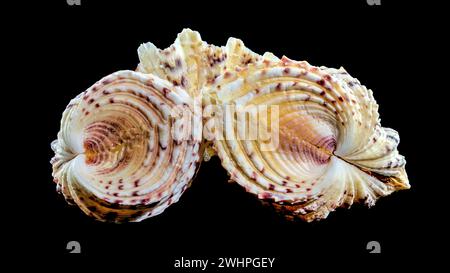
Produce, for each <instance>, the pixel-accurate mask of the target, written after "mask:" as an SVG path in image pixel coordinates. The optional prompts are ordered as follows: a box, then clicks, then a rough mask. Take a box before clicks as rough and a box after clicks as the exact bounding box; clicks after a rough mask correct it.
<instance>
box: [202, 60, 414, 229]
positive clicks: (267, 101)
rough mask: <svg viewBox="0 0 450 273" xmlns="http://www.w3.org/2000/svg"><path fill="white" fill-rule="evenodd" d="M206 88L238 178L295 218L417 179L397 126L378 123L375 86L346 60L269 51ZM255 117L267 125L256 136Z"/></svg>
mask: <svg viewBox="0 0 450 273" xmlns="http://www.w3.org/2000/svg"><path fill="white" fill-rule="evenodd" d="M207 92H208V94H207V95H208V96H211V97H214V98H215V101H217V104H218V105H219V110H220V111H219V112H220V113H221V114H216V115H215V116H214V118H212V119H213V123H214V125H213V126H211V127H213V128H214V129H215V131H214V140H213V141H214V148H215V149H216V151H217V153H218V156H219V157H220V158H221V161H222V165H223V167H224V168H225V169H226V170H227V171H228V173H229V174H230V176H231V180H233V181H236V182H237V183H238V184H239V185H241V186H242V187H244V188H245V189H246V190H247V191H248V192H250V193H252V194H255V195H257V196H258V198H260V199H262V200H265V201H267V202H269V203H271V204H272V205H273V206H274V207H275V208H277V209H278V210H280V211H282V212H283V213H285V214H286V215H287V216H288V218H293V217H298V218H300V219H303V220H306V221H313V220H319V219H324V218H326V217H327V215H328V214H329V213H330V212H331V211H333V210H335V209H336V208H338V207H343V206H351V205H352V204H353V203H356V202H360V203H364V204H366V205H368V206H372V205H374V203H375V201H376V200H377V199H378V198H379V197H381V196H386V195H389V194H390V193H392V192H394V191H397V190H401V189H407V188H409V187H410V186H409V182H408V178H407V175H406V172H405V164H406V161H405V159H404V157H403V156H401V155H400V154H399V153H398V151H397V145H398V143H399V136H398V134H397V132H396V131H394V130H392V129H389V128H383V127H381V125H380V120H379V116H378V105H377V103H376V102H375V100H374V98H373V95H372V91H371V90H368V89H366V87H364V86H363V85H361V84H360V83H359V81H358V80H357V79H355V78H352V77H351V76H350V75H349V74H348V73H347V72H346V71H345V70H344V69H343V68H341V69H330V68H326V67H322V68H318V67H314V66H311V65H309V64H308V63H307V62H297V61H292V60H290V59H288V58H286V57H283V58H282V59H281V60H278V61H277V59H276V58H271V59H270V60H268V59H266V61H264V62H259V63H255V64H251V65H248V66H246V67H245V68H243V69H240V70H235V71H227V72H225V73H224V74H223V75H221V76H220V77H219V78H218V79H216V81H215V84H213V85H212V86H211V87H210V88H209V90H208V91H207ZM261 106H263V110H264V109H265V110H264V111H265V112H259V110H260V109H259V108H261ZM225 107H228V109H225ZM229 108H235V109H237V108H240V110H234V112H232V113H231V114H230V113H229V112H230V110H229ZM253 110H256V111H253ZM242 113H244V114H245V115H247V118H239V116H240V115H242ZM260 116H262V118H257V117H260ZM252 127H253V128H257V127H258V128H263V129H264V130H262V131H261V132H259V131H258V133H261V134H258V135H257V137H256V138H255V137H254V136H253V137H249V134H246V130H247V131H248V130H249V129H251V128H252ZM242 136H243V137H242Z"/></svg>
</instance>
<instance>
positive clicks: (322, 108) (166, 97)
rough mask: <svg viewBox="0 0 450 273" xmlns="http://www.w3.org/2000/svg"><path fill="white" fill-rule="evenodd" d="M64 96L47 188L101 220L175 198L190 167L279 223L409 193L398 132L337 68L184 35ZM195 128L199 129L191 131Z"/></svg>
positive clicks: (131, 216)
mask: <svg viewBox="0 0 450 273" xmlns="http://www.w3.org/2000/svg"><path fill="white" fill-rule="evenodd" d="M138 55H139V64H138V66H137V68H136V72H133V71H119V72H116V73H113V74H111V75H109V76H107V77H105V78H103V79H102V80H100V81H99V82H98V83H96V84H94V85H93V86H92V87H91V88H89V89H88V90H87V91H85V92H84V93H82V94H80V95H79V96H77V97H76V98H75V99H73V100H72V101H71V102H70V104H69V105H68V106H67V108H66V110H65V111H64V113H63V118H62V121H61V130H60V132H59V133H58V139H57V140H56V141H54V142H53V143H52V148H53V150H54V151H55V157H54V158H53V159H52V160H51V163H52V165H53V177H54V179H55V182H56V183H57V187H58V189H59V190H60V191H61V192H62V194H63V195H64V196H65V198H66V200H67V201H68V202H70V203H74V204H76V205H78V206H79V207H80V208H81V209H82V210H83V211H84V212H85V213H86V214H88V215H91V216H93V217H95V218H96V219H98V220H101V221H112V222H126V221H141V220H143V219H146V218H148V217H151V216H155V215H157V214H160V213H161V212H163V211H164V209H165V208H167V207H168V206H169V205H170V204H172V203H174V202H177V201H178V199H179V198H180V196H181V194H182V193H183V192H184V191H185V189H186V188H187V187H188V186H189V185H190V183H191V180H192V178H193V176H194V174H195V172H196V170H197V169H198V165H199V164H200V162H201V161H202V160H208V159H209V158H211V157H212V156H215V155H218V156H219V157H220V159H221V162H222V166H223V167H224V168H225V169H226V170H227V172H228V174H229V175H230V179H231V180H232V181H235V182H237V183H238V184H239V185H241V186H242V187H243V188H244V189H245V190H246V191H248V192H250V193H252V194H254V195H256V196H257V197H258V198H259V199H260V200H262V201H263V202H264V203H269V204H271V205H272V206H273V207H274V208H275V209H277V210H278V211H280V212H282V213H283V214H284V215H286V217H287V218H300V219H303V220H305V221H313V220H320V219H324V218H326V217H327V216H328V214H329V213H330V212H331V211H334V210H335V209H336V208H338V207H350V206H351V205H352V204H353V203H364V204H366V205H367V206H372V205H374V204H375V202H376V200H378V199H379V198H380V197H382V196H387V195H389V194H391V193H393V192H395V191H397V190H401V189H408V188H409V187H410V185H409V181H408V177H407V174H406V171H405V164H406V161H405V158H404V157H403V156H402V155H400V154H399V152H398V150H397V146H398V144H399V141H400V139H399V135H398V133H397V132H396V131H395V130H393V129H389V128H383V127H382V126H381V124H380V118H379V115H378V105H377V103H376V101H375V99H374V97H373V93H372V91H371V90H369V89H367V88H366V87H365V86H364V85H361V84H360V82H359V81H358V80H357V79H355V78H353V77H351V76H350V75H349V74H348V73H347V72H346V71H345V70H344V69H343V68H340V69H333V68H327V67H315V66H312V65H310V64H308V63H307V62H305V61H301V62H298V61H293V60H290V59H288V58H287V57H283V58H281V59H279V58H278V57H276V56H275V55H274V54H272V53H270V52H266V53H264V54H263V55H259V54H257V53H255V52H253V51H251V50H250V49H248V48H247V47H246V46H245V45H244V43H243V42H242V41H241V40H239V39H236V38H229V39H228V41H227V44H226V45H225V46H221V47H218V46H214V45H210V44H208V43H206V42H204V41H203V40H202V39H201V37H200V34H199V33H198V32H195V31H192V30H190V29H184V30H183V31H182V32H181V33H180V34H178V36H177V38H176V40H175V42H174V43H173V44H172V45H171V46H169V47H168V48H166V49H158V48H157V47H156V46H155V45H154V44H152V43H150V42H149V43H145V44H142V45H141V46H140V47H139V48H138ZM202 122H204V124H202Z"/></svg>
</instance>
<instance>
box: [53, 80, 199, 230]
mask: <svg viewBox="0 0 450 273" xmlns="http://www.w3.org/2000/svg"><path fill="white" fill-rule="evenodd" d="M193 104H194V102H193V99H192V98H191V97H190V96H189V95H188V94H187V93H186V92H185V91H184V90H183V89H181V88H178V87H175V86H173V84H171V83H169V82H167V81H165V80H162V79H160V78H158V77H156V76H153V75H150V74H142V73H139V72H133V71H118V72H116V73H113V74H111V75H108V76H106V77H104V78H103V79H101V80H100V81H99V82H97V83H96V84H94V85H93V86H92V87H90V88H89V89H87V90H86V91H85V92H83V93H81V94H80V95H78V96H77V97H76V98H75V99H73V100H72V101H71V102H70V103H69V105H68V106H67V108H66V110H65V111H64V113H63V117H62V120H61V130H60V131H59V133H58V139H57V140H55V141H54V142H53V143H52V148H53V150H54V151H55V156H54V158H53V159H52V160H51V163H52V165H53V177H54V178H55V182H56V183H57V185H58V189H60V191H61V192H62V194H63V195H64V196H65V198H66V199H67V201H69V202H70V203H74V204H76V205H78V206H79V207H80V209H81V210H83V211H84V212H85V213H86V214H88V215H90V216H92V217H94V218H96V219H98V220H101V221H112V222H124V221H141V220H143V219H146V218H148V217H151V216H155V215H158V214H160V213H161V212H163V211H164V209H166V208H167V207H168V206H169V205H170V204H173V203H175V202H177V201H178V199H179V198H180V196H181V194H182V193H183V192H184V191H185V190H186V188H187V187H188V186H189V185H190V182H191V179H192V177H193V176H194V174H195V171H196V169H197V166H198V164H199V161H200V154H201V151H200V148H201V147H200V142H201V127H199V128H196V127H195V126H199V125H200V124H201V122H200V120H201V116H200V115H197V114H195V113H194V111H193V107H194V105H193Z"/></svg>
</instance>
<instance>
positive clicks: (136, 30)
mask: <svg viewBox="0 0 450 273" xmlns="http://www.w3.org/2000/svg"><path fill="white" fill-rule="evenodd" d="M81 2H82V4H81V6H68V5H67V4H66V2H65V1H55V2H53V3H39V4H38V5H36V3H35V5H33V6H28V8H26V11H23V12H22V14H21V15H25V16H21V17H20V19H16V20H20V21H21V23H23V25H22V26H21V31H20V32H15V33H14V35H15V36H16V37H18V38H20V39H21V41H23V42H21V43H20V44H18V45H17V46H18V48H20V50H21V57H23V58H24V60H27V61H20V62H19V63H18V65H19V67H20V69H21V70H22V71H26V73H25V75H26V76H25V77H21V79H19V80H18V81H20V82H21V83H23V84H24V86H27V87H26V88H24V89H26V90H24V93H23V96H25V98H26V100H25V101H26V103H27V104H26V109H27V110H29V111H26V112H25V113H28V114H27V115H25V114H24V115H23V116H19V119H20V120H21V121H24V120H27V124H28V125H27V126H28V127H27V132H26V133H25V135H22V136H25V137H26V138H27V139H28V142H27V143H29V144H26V145H25V146H26V147H25V148H26V149H27V154H28V155H29V156H28V157H26V159H24V157H23V155H19V157H20V156H22V157H21V158H20V159H19V160H21V162H25V163H23V165H26V168H23V165H22V167H21V168H20V170H21V171H20V172H21V173H20V175H19V177H20V178H19V180H20V182H21V183H20V185H21V191H22V192H25V193H26V194H25V196H24V197H23V199H24V200H25V202H21V205H24V208H20V212H21V213H16V215H15V216H18V217H17V218H20V220H19V219H17V220H14V223H15V224H17V225H16V226H15V227H14V229H15V231H17V232H15V233H13V234H12V235H11V237H12V239H13V240H15V241H16V246H18V248H19V251H21V252H22V254H26V253H30V252H31V253H32V254H33V255H42V256H46V257H62V258H65V259H69V260H75V259H76V260H79V259H81V258H85V259H88V260H89V259H92V260H97V261H99V260H100V261H102V262H103V263H105V264H112V265H114V264H116V263H117V264H132V263H133V264H138V265H139V264H142V265H144V268H145V269H146V270H145V272H163V271H170V270H174V268H173V263H174V260H175V259H177V258H180V257H181V256H184V257H185V258H196V259H206V258H209V259H215V258H217V257H258V256H259V257H276V258H277V259H276V261H275V268H274V269H272V271H275V270H279V269H288V268H303V267H304V266H306V265H311V264H313V265H314V266H315V267H318V268H322V267H330V266H331V267H333V268H340V269H342V270H347V269H348V270H351V269H352V268H354V267H356V266H354V264H356V263H358V262H360V261H363V264H364V266H365V267H364V268H367V267H373V264H378V265H380V262H381V261H382V260H392V261H396V263H397V264H398V265H400V266H404V265H405V264H410V263H414V262H417V261H423V260H425V258H424V257H425V255H426V254H427V253H428V254H430V253H434V252H436V249H435V247H434V245H436V244H439V242H440V239H439V238H437V237H438V236H435V235H436V234H437V229H438V227H439V226H441V222H440V219H439V218H437V217H436V215H437V211H436V209H435V208H436V207H438V205H437V204H436V203H435V202H434V201H433V200H432V199H430V195H431V193H432V189H431V188H430V187H429V186H430V184H431V183H436V182H432V181H436V179H437V178H436V177H433V174H432V173H433V172H431V171H429V169H428V167H425V164H426V163H425V162H423V161H424V158H426V155H427V154H428V151H427V147H426V146H425V145H423V139H424V138H425V137H426V136H425V131H427V128H428V130H429V128H432V127H433V125H432V124H431V123H430V122H431V121H430V120H429V119H427V117H426V116H425V115H422V114H421V107H422V106H421V105H422V104H421V102H423V100H424V97H423V96H422V95H418V94H420V92H421V91H423V92H427V90H424V88H425V87H426V84H425V83H423V81H422V80H421V79H422V78H425V77H426V76H425V75H424V73H425V72H424V71H425V70H426V69H425V68H426V64H423V63H422V61H424V59H425V60H426V58H424V57H422V56H424V54H426V52H429V51H428V50H426V49H425V48H424V45H425V44H429V43H430V41H432V39H433V37H434V33H432V32H430V28H429V27H428V25H427V24H426V22H429V21H428V19H427V18H426V16H427V15H430V12H429V11H428V9H425V8H423V7H422V6H420V7H417V6H414V4H412V3H409V2H407V3H402V4H398V5H397V6H394V5H393V4H392V3H391V2H392V1H389V3H388V1H385V0H382V5H381V6H369V5H368V4H367V3H366V1H365V0H360V1H356V0H355V1H273V2H271V3H270V2H267V3H263V2H262V1H258V2H257V3H255V4H253V5H251V4H244V2H243V1H240V2H236V1H220V2H219V1H209V2H202V1H200V2H198V3H196V4H192V3H190V4H189V3H184V4H180V3H176V2H174V1H165V2H163V3H161V2H159V3H152V2H151V1H148V2H144V1H142V2H140V1H96V2H95V3H94V1H88V0H81ZM431 15H432V14H431ZM185 27H189V28H191V29H193V30H197V31H199V32H200V33H201V35H202V38H203V40H205V41H207V42H208V43H211V44H215V45H224V44H225V43H226V40H227V38H228V37H230V36H232V37H236V38H240V39H242V40H243V41H244V43H245V44H246V46H248V47H249V48H250V49H252V50H253V51H255V52H257V53H263V52H265V51H271V52H273V53H274V54H275V55H277V56H282V55H286V56H288V57H289V58H291V59H295V60H307V61H308V62H309V63H311V64H313V65H317V66H320V65H325V66H328V67H340V66H343V67H345V69H346V70H347V71H348V72H349V73H350V74H351V75H352V76H354V77H356V78H358V79H359V80H360V81H361V82H362V83H363V84H365V85H366V86H367V87H369V88H371V89H372V90H373V91H374V96H375V99H376V100H377V102H378V103H379V105H380V110H379V111H380V115H381V123H382V125H383V126H385V127H391V128H394V129H396V130H397V131H398V132H399V134H400V137H401V144H400V146H399V151H400V153H401V154H403V155H405V157H406V159H407V162H408V163H407V166H406V169H407V172H408V175H409V179H410V183H411V185H412V188H411V189H410V190H407V191H402V192H397V193H394V194H392V195H391V196H388V197H386V198H382V199H380V200H379V201H378V202H377V205H376V206H375V207H373V208H371V209H368V208H365V207H363V206H358V205H356V206H354V207H353V208H351V209H350V210H345V209H338V210H337V211H336V212H334V213H331V214H330V216H329V217H328V218H327V219H326V220H324V221H321V222H315V223H309V224H308V223H303V222H287V221H285V220H284V219H283V218H282V217H280V216H278V215H277V214H276V213H274V212H273V211H272V210H271V209H269V208H267V207H264V206H262V205H261V204H260V202H259V201H258V200H257V199H256V198H254V197H253V196H250V195H248V194H247V193H245V191H244V190H243V189H241V188H240V187H239V186H237V185H235V184H230V183H227V180H228V176H227V174H226V171H225V170H224V169H223V168H222V167H221V166H220V162H219V160H218V159H217V158H214V159H213V160H211V161H210V162H205V163H203V164H202V166H201V171H200V172H199V174H198V176H197V178H196V179H195V181H194V182H193V185H192V187H191V188H190V189H188V190H187V192H186V193H185V194H184V195H183V196H182V198H181V199H180V201H179V202H178V203H176V204H174V205H172V206H171V207H170V208H168V209H167V210H166V211H165V212H164V213H163V214H162V215H160V216H157V217H154V218H151V219H148V220H145V221H143V222H141V223H130V224H121V225H117V224H105V223H100V222H96V221H94V220H92V219H90V218H88V217H87V216H85V215H84V214H83V213H82V212H81V211H80V210H79V209H78V208H76V207H71V206H69V205H67V204H66V202H65V201H64V199H63V197H62V196H60V195H58V194H57V193H56V191H55V184H54V183H53V182H52V176H51V165H50V164H49V160H50V158H51V157H52V156H53V154H52V151H51V149H50V143H51V141H52V140H53V139H55V138H56V134H57V132H58V130H59V120H60V118H61V114H62V112H63V110H64V109H65V107H66V105H67V104H68V102H69V100H70V99H71V98H73V97H75V96H76V95H77V94H78V93H81V92H82V91H84V90H85V89H86V88H88V87H89V86H90V85H92V84H93V83H95V82H96V81H97V80H99V79H100V78H102V77H103V76H105V75H107V74H109V73H112V72H114V71H117V70H122V69H134V68H135V67H136V65H137V63H138V57H137V52H136V49H137V47H138V46H139V45H140V44H141V43H144V42H147V41H151V42H153V43H154V44H156V45H157V46H158V47H160V48H165V47H167V46H169V45H170V44H171V43H172V42H173V40H174V39H175V38H176V35H177V34H178V33H179V32H180V31H181V30H182V29H183V28H185ZM8 28H9V27H8ZM23 31H26V32H23ZM418 83H420V84H418ZM30 113H32V114H31V115H30ZM25 116H26V117H25ZM30 139H32V141H30ZM16 167H17V166H16ZM16 173H17V172H16ZM14 179H15V180H17V176H16V177H15V178H14ZM12 209H13V210H14V208H12ZM16 210H18V209H16ZM15 219H16V218H15ZM72 240H76V241H79V242H80V243H81V246H82V254H80V255H78V256H77V257H74V255H73V254H67V250H66V244H67V242H68V241H72ZM372 240H376V241H379V242H380V243H381V247H382V253H381V254H380V255H374V254H368V251H367V250H366V244H367V242H369V241H372ZM116 256H117V257H119V256H121V257H126V258H122V259H121V260H119V259H117V260H116V259H114V258H111V257H116ZM104 257H109V258H104ZM336 257H337V258H341V262H338V263H328V262H327V261H329V260H330V259H332V258H336ZM97 258H98V259H97ZM55 259H57V258H55ZM138 261H139V262H138ZM369 264H371V266H369ZM156 268H158V270H156ZM297 270H298V269H297ZM175 271H176V270H175ZM210 271H220V270H215V269H213V268H210ZM241 271H243V270H241ZM246 271H249V270H248V269H247V270H246ZM250 271H251V270H250ZM257 271H261V270H257ZM268 271H271V270H270V269H269V270H262V272H268ZM178 272H187V271H183V270H178ZM221 272H225V271H224V270H222V271H221ZM235 272H239V271H238V270H235ZM254 272H256V271H254ZM298 272H301V271H298Z"/></svg>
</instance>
